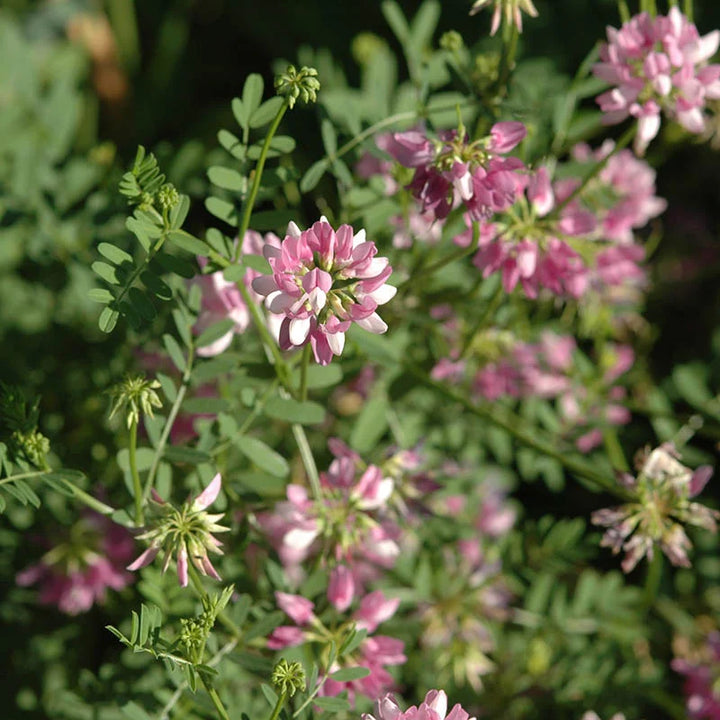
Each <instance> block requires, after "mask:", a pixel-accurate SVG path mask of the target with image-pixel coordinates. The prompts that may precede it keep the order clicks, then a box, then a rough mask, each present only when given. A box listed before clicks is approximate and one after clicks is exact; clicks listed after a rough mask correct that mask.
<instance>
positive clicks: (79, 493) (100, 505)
mask: <svg viewBox="0 0 720 720" xmlns="http://www.w3.org/2000/svg"><path fill="white" fill-rule="evenodd" d="M64 484H65V486H66V487H67V489H68V490H69V491H70V492H72V494H73V496H74V497H75V498H76V499H77V500H79V501H80V502H82V503H85V505H87V506H88V507H89V508H90V509H91V510H95V511H96V512H99V513H100V514H101V515H112V514H113V513H115V512H117V510H116V509H115V508H113V507H110V506H109V505H106V504H105V503H104V502H100V500H98V499H97V498H94V497H93V496H92V495H90V494H88V493H86V492H85V491H84V490H81V489H80V488H79V487H75V485H73V484H72V483H71V482H70V481H69V480H65V483H64Z"/></svg>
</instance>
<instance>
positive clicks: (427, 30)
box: [410, 0, 440, 53]
mask: <svg viewBox="0 0 720 720" xmlns="http://www.w3.org/2000/svg"><path fill="white" fill-rule="evenodd" d="M439 19H440V3H439V2H437V0H425V2H423V4H422V5H421V6H420V8H419V10H418V11H417V14H416V15H415V17H414V18H413V19H412V23H411V25H410V43H411V44H412V46H413V49H414V50H415V52H417V53H421V52H422V51H423V50H425V48H426V47H428V46H429V45H430V44H431V42H432V36H433V33H434V32H435V28H436V27H437V24H438V20H439Z"/></svg>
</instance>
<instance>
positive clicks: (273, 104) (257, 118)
mask: <svg viewBox="0 0 720 720" xmlns="http://www.w3.org/2000/svg"><path fill="white" fill-rule="evenodd" d="M283 102H284V101H283V99H282V98H281V97H279V96H276V97H273V98H270V99H269V100H266V101H265V102H264V103H263V104H262V105H261V106H260V107H259V108H258V109H257V110H255V112H253V114H252V116H251V117H250V127H251V128H261V127H263V125H267V124H268V123H269V122H270V121H271V120H273V119H274V118H275V116H276V115H277V114H278V112H279V110H280V108H281V107H282V104H283Z"/></svg>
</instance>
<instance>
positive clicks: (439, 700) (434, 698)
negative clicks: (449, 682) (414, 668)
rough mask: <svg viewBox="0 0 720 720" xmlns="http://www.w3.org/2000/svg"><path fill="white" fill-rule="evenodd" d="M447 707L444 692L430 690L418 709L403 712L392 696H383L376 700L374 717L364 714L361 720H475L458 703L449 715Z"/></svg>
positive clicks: (411, 708)
mask: <svg viewBox="0 0 720 720" xmlns="http://www.w3.org/2000/svg"><path fill="white" fill-rule="evenodd" d="M447 706H448V699H447V695H446V694H445V691H444V690H430V692H429V693H428V694H427V695H425V699H424V700H423V701H422V703H420V706H419V707H416V706H415V705H413V706H412V707H409V708H408V709H407V710H405V712H403V711H402V710H400V706H399V705H398V704H397V702H396V701H395V698H394V697H393V696H392V695H385V696H384V697H381V698H380V699H378V701H377V704H376V711H375V715H370V714H369V713H364V714H363V716H362V720H475V718H471V717H470V715H469V713H467V712H466V711H465V710H463V708H462V707H461V705H460V704H459V703H458V704H456V705H455V706H454V707H453V709H452V710H451V711H450V712H449V713H448V711H447ZM376 716H377V717H376Z"/></svg>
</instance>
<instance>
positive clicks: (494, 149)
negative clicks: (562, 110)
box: [383, 122, 527, 220]
mask: <svg viewBox="0 0 720 720" xmlns="http://www.w3.org/2000/svg"><path fill="white" fill-rule="evenodd" d="M526 132H527V131H526V129H525V126H524V125H523V124H522V123H520V122H499V123H495V125H493V126H492V128H490V134H489V135H488V136H487V137H483V138H480V139H479V140H475V141H473V142H470V141H469V140H468V138H467V136H466V134H465V131H464V129H463V128H461V129H460V131H450V132H445V133H443V134H442V136H441V138H440V139H439V140H432V139H430V138H429V137H428V136H427V135H426V134H425V133H423V132H421V131H419V130H410V131H408V132H404V133H395V134H393V135H391V136H389V137H388V138H387V140H386V141H385V142H384V143H383V149H384V150H385V151H386V152H388V153H389V154H390V155H391V156H392V157H393V158H395V160H397V161H398V162H399V163H400V164H401V165H403V166H405V167H409V168H414V170H415V173H414V175H413V179H412V181H411V183H410V185H409V188H410V190H411V191H412V193H413V195H414V196H415V197H416V198H417V199H418V200H419V201H420V203H421V204H422V210H423V213H432V215H433V216H434V217H435V218H437V219H439V220H442V219H444V218H446V217H447V215H448V213H449V212H450V210H451V209H452V208H453V207H455V206H457V205H459V204H460V203H463V204H464V206H465V208H466V210H467V212H468V214H469V215H470V217H471V218H472V219H473V220H487V219H488V218H490V217H491V216H492V215H493V214H494V213H496V212H500V211H502V210H506V209H507V208H509V207H510V206H511V205H512V204H513V203H514V202H515V198H516V195H517V192H518V190H519V189H520V181H519V177H520V176H519V173H518V171H519V170H523V169H524V168H525V165H524V163H523V162H522V161H521V160H518V159H517V158H514V157H502V156H503V155H505V154H507V153H509V152H510V151H511V150H512V149H513V148H514V147H515V146H516V145H518V144H519V143H520V142H521V141H522V140H523V138H524V137H525V135H526Z"/></svg>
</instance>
